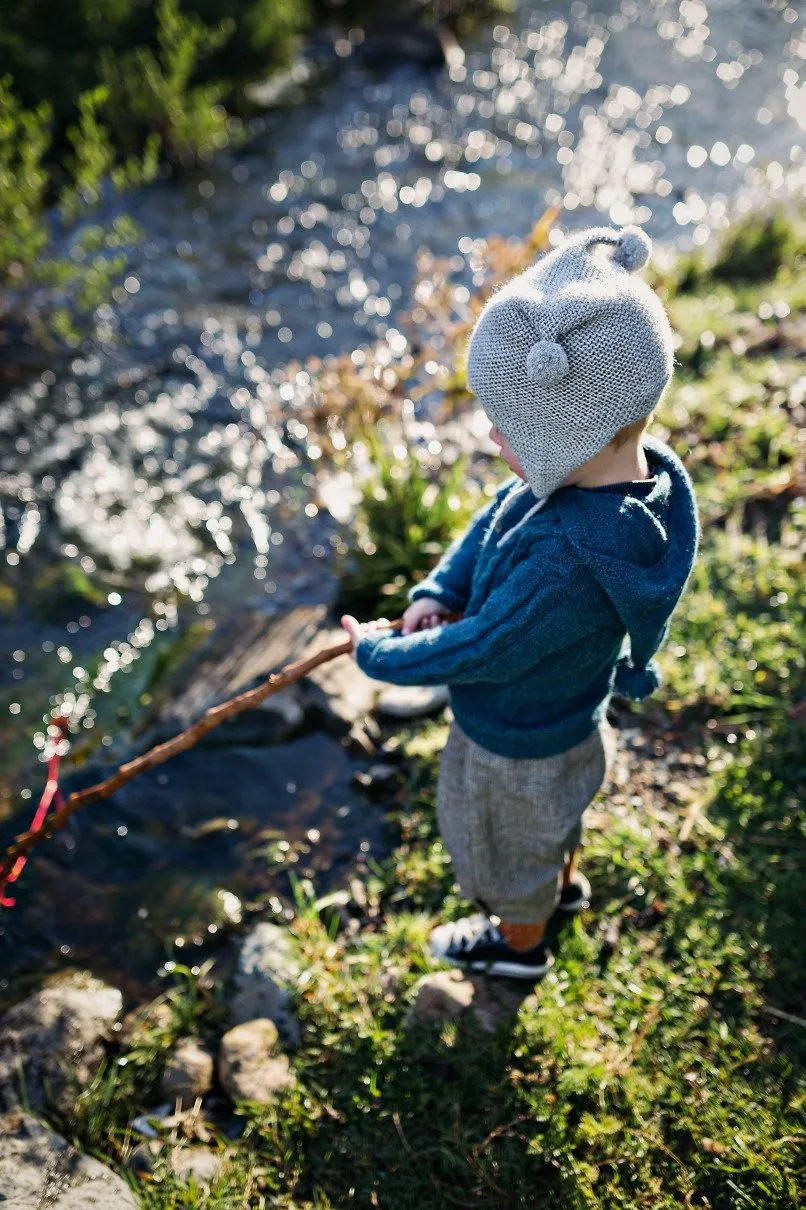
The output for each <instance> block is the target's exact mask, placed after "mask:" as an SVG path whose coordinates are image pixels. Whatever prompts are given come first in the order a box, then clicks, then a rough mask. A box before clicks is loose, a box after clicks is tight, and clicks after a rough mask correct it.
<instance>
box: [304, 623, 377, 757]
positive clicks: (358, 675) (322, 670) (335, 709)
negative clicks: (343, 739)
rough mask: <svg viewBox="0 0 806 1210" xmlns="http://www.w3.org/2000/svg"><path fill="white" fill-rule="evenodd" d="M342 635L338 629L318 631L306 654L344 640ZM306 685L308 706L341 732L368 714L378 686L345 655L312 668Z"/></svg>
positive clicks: (347, 729) (312, 653)
mask: <svg viewBox="0 0 806 1210" xmlns="http://www.w3.org/2000/svg"><path fill="white" fill-rule="evenodd" d="M344 638H345V633H344V631H343V630H341V629H337V630H324V631H321V632H320V633H319V634H318V635H317V636H316V639H315V640H314V642H313V643H312V644H311V646H310V648H309V649H308V650H307V651H306V652H305V656H306V658H307V657H308V656H311V655H315V654H316V653H317V652H318V651H321V650H322V648H324V647H331V646H334V645H335V644H337V643H340V642H343V641H344ZM305 684H306V687H307V690H308V703H309V705H310V706H311V707H312V708H313V709H317V708H318V710H319V711H320V712H321V713H323V714H324V721H325V722H326V723H327V724H329V725H330V726H331V728H332V729H333V730H335V731H337V732H339V733H342V734H346V733H347V732H348V731H349V730H350V728H351V727H352V726H353V725H354V724H355V723H357V722H359V720H361V719H363V718H365V717H366V715H368V714H369V713H370V711H371V710H372V709H373V707H374V705H375V699H376V698H377V696H378V690H379V688H380V686H379V683H378V682H377V681H374V680H372V679H371V678H370V677H368V676H367V675H366V674H365V673H363V672H362V671H361V669H360V668H359V667H358V665H357V664H356V662H355V660H354V659H352V658H351V657H350V656H346V655H345V656H342V657H341V658H340V659H336V660H331V661H330V663H328V664H322V665H321V667H319V668H315V669H314V671H313V672H312V673H310V675H309V676H308V677H307V678H306V682H305ZM317 690H318V693H317Z"/></svg>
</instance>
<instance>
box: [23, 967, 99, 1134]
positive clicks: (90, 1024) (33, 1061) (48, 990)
mask: <svg viewBox="0 0 806 1210" xmlns="http://www.w3.org/2000/svg"><path fill="white" fill-rule="evenodd" d="M122 1003H123V998H122V996H121V994H120V992H119V991H118V990H117V988H114V987H109V986H107V984H105V983H102V982H101V981H100V979H96V978H94V976H92V975H89V974H87V973H86V972H72V973H70V974H68V975H64V976H60V977H59V978H57V979H54V980H53V981H52V982H50V983H46V984H45V986H44V987H42V988H41V990H40V991H38V992H35V993H34V994H33V995H31V996H28V998H27V999H26V1000H23V1001H21V1002H20V1003H19V1004H15V1005H14V1006H13V1008H10V1009H9V1010H8V1012H7V1013H6V1014H5V1016H4V1017H3V1018H2V1020H0V1110H3V1109H11V1108H14V1106H16V1105H18V1104H19V1103H20V1099H21V1098H20V1071H22V1076H23V1079H24V1082H25V1095H26V1098H27V1104H28V1105H31V1106H33V1107H34V1108H39V1107H40V1106H42V1105H44V1104H45V1103H46V1101H50V1102H52V1103H53V1104H54V1105H55V1106H56V1108H57V1109H59V1110H60V1111H62V1112H64V1111H66V1110H68V1109H69V1108H70V1106H71V1105H72V1102H73V1100H74V1099H75V1093H74V1086H75V1084H78V1085H84V1084H87V1083H88V1082H89V1080H90V1079H91V1078H92V1076H93V1075H94V1074H95V1072H96V1071H97V1069H98V1066H99V1064H100V1062H101V1060H102V1058H103V1057H104V1042H105V1041H107V1040H109V1038H110V1037H111V1036H112V1027H113V1026H114V1024H115V1022H116V1021H117V1019H118V1017H119V1015H120V1010H121V1007H122Z"/></svg>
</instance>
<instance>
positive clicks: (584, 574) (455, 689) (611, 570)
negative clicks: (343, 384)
mask: <svg viewBox="0 0 806 1210" xmlns="http://www.w3.org/2000/svg"><path fill="white" fill-rule="evenodd" d="M611 249H612V251H611ZM649 252H650V242H649V239H648V238H647V236H646V235H645V234H644V233H643V232H642V231H640V230H639V229H637V228H630V227H626V228H624V230H622V231H621V232H620V233H619V232H616V231H614V230H611V229H609V228H597V229H594V230H590V231H585V232H582V233H581V234H578V235H575V236H573V237H572V238H570V239H568V240H567V241H566V242H565V243H564V244H563V245H562V246H560V247H559V248H557V249H555V250H554V251H552V252H551V253H549V254H548V255H547V256H545V257H544V258H543V259H541V260H540V261H538V262H537V263H536V264H535V265H533V266H532V268H530V269H528V270H527V271H526V272H525V273H522V274H521V275H520V276H518V277H516V278H515V279H514V280H513V281H511V282H509V283H508V284H507V285H506V286H504V287H503V289H501V290H499V291H498V292H497V293H495V294H494V295H493V296H492V297H491V298H490V299H489V301H488V302H487V305H486V306H485V308H484V310H483V311H482V313H481V315H480V316H479V319H478V322H477V323H476V326H475V328H474V330H473V333H472V336H471V339H470V346H469V351H468V366H467V368H468V380H469V382H470V385H471V388H472V390H473V391H474V393H475V394H476V396H477V397H478V399H479V401H480V402H481V404H482V406H483V407H484V410H485V411H486V413H487V415H488V417H489V418H490V420H491V421H492V423H493V426H494V427H493V430H492V433H491V436H492V439H493V441H494V442H495V443H496V444H497V445H498V446H499V447H500V450H501V457H502V458H503V459H504V461H505V462H506V463H507V464H508V465H509V467H510V468H511V469H512V470H513V471H514V473H515V476H516V478H515V479H509V480H508V481H507V482H506V483H505V484H504V485H503V487H502V488H501V489H500V491H499V492H498V494H497V496H496V497H495V500H494V501H493V503H492V504H491V505H490V506H489V507H487V508H485V509H483V510H482V511H481V512H480V513H479V514H478V515H477V516H476V518H475V519H474V521H473V522H472V524H471V525H470V527H469V529H468V530H467V532H466V533H465V534H464V535H463V536H462V537H461V538H460V539H459V540H458V541H456V542H454V544H453V545H452V546H451V547H450V549H449V550H448V551H447V553H446V554H445V555H444V557H443V558H442V560H441V562H440V563H439V565H438V566H437V567H436V568H435V570H434V571H433V572H432V573H431V574H430V575H429V577H428V578H427V579H426V580H424V581H423V582H422V583H421V584H418V585H417V587H416V588H415V589H414V590H413V592H412V593H411V600H412V604H411V605H410V606H409V608H408V609H407V610H406V613H405V615H404V624H403V630H402V634H401V635H395V634H393V633H391V632H390V631H389V630H388V629H384V628H383V626H382V625H379V624H377V623H376V624H374V625H372V626H363V627H362V626H360V625H359V624H358V623H357V622H356V621H355V619H354V618H350V617H347V618H344V619H343V624H344V626H345V628H346V629H347V630H348V631H349V633H350V634H351V636H352V637H353V640H354V644H355V655H356V659H357V660H358V663H359V665H360V666H361V668H363V670H364V671H365V672H367V673H369V675H370V676H374V677H378V678H379V679H380V680H386V681H393V682H396V683H397V684H400V685H435V684H441V683H447V684H448V685H449V686H450V690H451V704H452V707H453V714H454V720H455V721H454V723H453V725H452V727H451V733H450V737H449V739H448V743H447V746H446V748H445V752H444V754H443V757H442V765H441V770H440V777H439V787H438V813H439V822H440V827H441V829H442V834H443V838H444V840H445V844H446V846H447V848H448V850H449V852H450V854H451V856H452V858H453V863H454V868H455V872H456V876H457V880H458V882H459V885H460V887H461V890H462V892H463V894H464V895H465V896H466V897H467V898H468V899H470V900H473V901H474V902H475V903H476V904H477V905H478V906H479V907H481V909H482V910H483V915H481V916H472V917H468V918H465V919H463V920H458V921H453V922H451V923H448V924H443V925H441V926H439V927H438V928H437V929H435V930H434V932H433V933H432V936H431V948H432V951H433V952H434V954H436V955H437V956H438V957H440V958H443V959H445V960H446V961H448V962H451V963H454V964H456V965H459V966H463V967H466V968H469V969H471V970H486V971H487V972H488V973H490V974H494V975H508V976H515V977H519V978H528V979H534V978H536V977H537V976H539V975H541V974H543V973H544V972H545V971H546V970H547V969H548V967H549V966H550V965H551V962H552V958H551V955H550V953H549V952H548V951H547V949H546V946H545V943H544V933H545V930H546V925H547V922H548V920H549V918H550V916H551V915H552V913H553V912H554V911H555V909H556V908H559V909H560V910H562V911H566V912H574V911H579V910H580V909H582V908H583V907H587V906H588V895H589V891H590V887H589V885H588V882H587V880H586V879H585V878H584V876H582V875H581V874H579V873H577V872H576V870H575V856H576V851H577V848H578V846H579V843H580V838H581V820H582V814H583V812H584V810H585V808H586V807H587V806H588V804H589V803H590V801H591V800H592V799H593V797H594V796H595V794H596V793H597V791H598V790H599V787H600V786H601V784H602V781H603V779H604V774H605V768H606V757H605V746H604V739H603V729H604V728H605V727H606V725H607V724H606V711H607V705H608V702H609V700H610V695H611V693H613V692H615V693H620V694H622V695H626V696H628V697H632V698H641V697H644V696H645V695H646V694H648V693H651V692H652V691H653V689H655V688H656V687H657V685H658V676H657V671H656V669H655V666H654V663H653V662H652V657H653V655H654V653H655V652H656V651H657V650H658V648H659V647H660V646H661V644H662V643H663V641H664V639H665V638H666V634H667V632H668V628H669V619H670V616H671V613H672V611H673V610H674V608H675V606H676V604H677V602H678V600H679V599H680V595H681V593H682V591H683V588H684V586H685V583H686V580H687V578H688V576H689V573H690V571H691V567H692V563H693V561H694V556H695V552H696V546H697V517H696V509H695V503H694V497H693V494H692V490H691V484H690V482H689V479H688V476H687V474H686V472H685V470H684V469H683V466H682V465H681V463H680V462H679V460H678V459H677V457H676V456H675V455H674V454H673V453H672V451H671V450H670V449H669V448H668V446H666V445H664V444H663V443H662V442H660V441H657V440H654V439H652V438H648V437H646V436H645V435H644V429H645V428H646V425H647V423H648V421H649V418H650V416H651V414H652V412H653V410H654V408H655V407H656V406H657V404H658V401H659V400H660V398H661V396H662V394H663V392H664V390H665V389H666V386H667V384H668V382H669V379H670V377H671V374H672V364H673V352H672V348H673V343H672V332H671V328H670V326H669V321H668V319H667V316H666V313H665V311H664V309H663V307H662V305H661V303H660V301H659V300H658V298H657V297H656V296H655V294H654V293H653V292H652V290H651V289H650V288H649V286H647V284H646V283H645V282H643V281H641V280H640V279H638V278H635V277H633V276H631V274H632V272H633V271H634V270H636V269H638V268H640V267H641V266H642V265H644V264H645V263H646V261H647V259H648V257H649ZM448 613H461V614H463V615H464V616H463V618H462V619H461V620H460V621H456V622H454V623H452V624H451V625H444V624H443V625H440V622H441V619H442V618H443V617H444V616H445V615H446V614H448Z"/></svg>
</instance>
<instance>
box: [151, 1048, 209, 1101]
mask: <svg viewBox="0 0 806 1210" xmlns="http://www.w3.org/2000/svg"><path fill="white" fill-rule="evenodd" d="M212 1083H213V1056H212V1055H211V1054H210V1052H209V1051H208V1050H205V1049H204V1047H203V1046H201V1045H200V1044H199V1043H198V1042H197V1041H196V1039H195V1038H181V1039H180V1040H179V1042H178V1043H177V1045H176V1047H175V1048H174V1050H173V1051H172V1053H171V1055H170V1058H169V1059H168V1062H167V1063H166V1064H165V1071H164V1073H163V1076H162V1095H163V1096H165V1097H170V1098H171V1100H173V1101H181V1102H182V1104H183V1105H184V1106H185V1107H187V1106H189V1105H192V1104H193V1103H194V1101H196V1100H197V1099H198V1098H199V1097H203V1096H204V1094H205V1093H206V1092H209V1091H210V1088H211V1086H212Z"/></svg>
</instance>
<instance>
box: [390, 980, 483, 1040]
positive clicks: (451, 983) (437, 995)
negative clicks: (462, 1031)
mask: <svg viewBox="0 0 806 1210" xmlns="http://www.w3.org/2000/svg"><path fill="white" fill-rule="evenodd" d="M475 993H476V989H475V987H474V986H473V984H472V983H471V982H470V980H469V979H466V978H465V976H464V975H463V974H462V972H461V971H459V970H452V971H436V972H435V973H434V974H433V975H423V977H422V978H421V979H418V980H417V982H416V983H415V985H414V990H413V992H412V1002H411V1007H410V1008H409V1011H408V1014H407V1016H406V1024H407V1025H409V1026H411V1025H424V1024H433V1023H436V1024H442V1023H444V1022H446V1021H456V1020H457V1019H458V1018H459V1017H461V1016H463V1015H464V1013H465V1012H466V1011H467V1009H468V1008H469V1007H470V1005H471V1004H472V1002H473V997H474V995H475Z"/></svg>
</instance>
